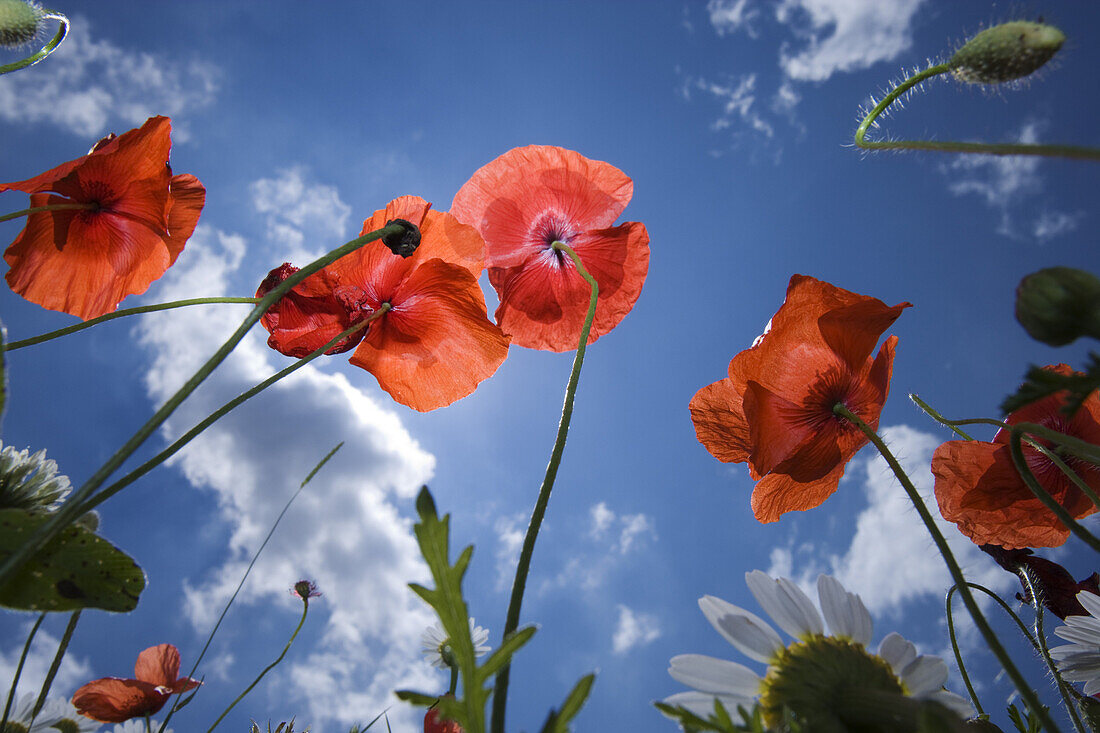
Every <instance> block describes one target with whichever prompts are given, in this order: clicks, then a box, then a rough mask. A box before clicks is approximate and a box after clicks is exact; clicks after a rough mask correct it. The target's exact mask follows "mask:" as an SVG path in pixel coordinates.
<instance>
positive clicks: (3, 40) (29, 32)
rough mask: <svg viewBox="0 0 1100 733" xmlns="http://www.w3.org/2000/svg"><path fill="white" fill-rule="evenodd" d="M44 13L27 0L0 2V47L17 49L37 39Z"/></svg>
mask: <svg viewBox="0 0 1100 733" xmlns="http://www.w3.org/2000/svg"><path fill="white" fill-rule="evenodd" d="M44 17H45V12H44V11H43V10H42V8H41V7H40V6H39V5H38V3H34V2H28V1H27V0H0V47H3V48H19V47H20V46H26V45H29V44H30V43H31V42H33V41H34V39H36V38H38V35H39V32H40V31H41V30H42V19H43V18H44Z"/></svg>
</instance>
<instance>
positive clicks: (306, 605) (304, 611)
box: [206, 596, 309, 733]
mask: <svg viewBox="0 0 1100 733" xmlns="http://www.w3.org/2000/svg"><path fill="white" fill-rule="evenodd" d="M308 614H309V597H308V596H307V597H304V598H302V618H301V620H299V621H298V626H297V627H296V628H295V629H294V633H293V634H291V635H290V638H289V639H287V642H286V646H284V647H283V651H282V653H281V654H279V656H278V658H276V660H275V661H274V662H272V663H271V664H269V665H267V666H266V667H264V669H263V671H262V672H260V675H259V676H258V677H257V678H256V679H254V680H252V684H251V685H249V686H248V687H246V688H245V690H244V692H242V693H241V694H239V695H237V699H236V700H234V701H233V702H231V703H229V707H227V708H226V709H225V710H224V711H223V712H222V714H221V715H219V716H218V719H217V720H215V721H214V724H213V725H212V726H210V728H209V730H207V731H206V733H211V731H213V730H214V729H215V728H217V727H218V723H220V722H222V719H223V718H225V716H226V715H229V711H230V710H232V709H233V708H234V707H236V705H237V703H239V702H240V701H241V700H243V699H244V696H245V695H247V694H248V693H250V692H252V688H253V687H255V686H256V685H258V684H260V680H262V679H263V678H264V675H266V674H267V673H268V672H270V671H271V670H273V669H275V667H276V666H277V665H278V664H279V662H281V661H283V657H285V656H286V653H287V652H288V651H290V645H291V644H293V643H294V639H295V638H296V637H297V636H298V632H299V631H301V630H302V626H303V625H304V624H305V622H306V616H307V615H308Z"/></svg>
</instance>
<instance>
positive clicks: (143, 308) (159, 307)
mask: <svg viewBox="0 0 1100 733" xmlns="http://www.w3.org/2000/svg"><path fill="white" fill-rule="evenodd" d="M259 302H260V299H259V298H188V299H186V300H174V301H172V302H170V303H155V304H153V305H139V306H137V307H134V308H123V309H122V310H117V311H115V312H114V313H106V314H104V315H102V316H99V317H98V318H92V319H89V320H87V321H82V322H81V323H74V324H73V325H71V326H66V327H65V328H59V329H57V330H56V331H50V332H49V333H43V334H40V335H38V336H31V337H30V338H25V339H21V340H19V341H12V342H11V343H10V344H8V345H7V346H5V347H4V351H15V350H16V349H22V348H23V347H24V346H33V345H34V344H40V343H42V342H44V341H50V340H52V339H55V338H60V337H61V336H68V335H69V334H70V333H76V332H77V331H83V330H84V329H85V328H91V327H92V326H95V325H96V324H99V323H103V322H104V321H113V320H114V319H116V318H124V317H126V316H136V315H138V314H139V313H154V312H156V311H165V310H170V309H172V308H183V307H186V306H189V305H207V304H213V303H248V304H249V305H255V304H256V303H259Z"/></svg>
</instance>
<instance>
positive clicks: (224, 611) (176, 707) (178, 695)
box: [157, 334, 345, 733]
mask: <svg viewBox="0 0 1100 733" xmlns="http://www.w3.org/2000/svg"><path fill="white" fill-rule="evenodd" d="M344 335H345V334H341V336H344ZM337 338H339V336H338V337H337ZM322 348H323V347H322ZM342 447H344V444H343V442H341V443H339V444H338V445H337V446H336V447H335V448H333V449H332V450H330V451H329V452H328V454H327V455H326V456H325V457H324V458H322V459H321V461H320V462H319V463H318V464H317V465H316V466H314V467H313V470H312V471H310V472H309V475H308V476H306V477H305V480H303V481H302V483H301V484H299V485H298V490H297V491H295V492H294V493H293V494H291V496H290V498H289V499H287V501H286V504H284V505H283V510H282V511H281V512H279V516H277V517H275V522H274V523H273V524H272V525H271V529H269V530H268V532H267V537H264V541H263V542H261V543H260V547H259V549H257V550H256V553H255V554H254V555H253V556H252V561H251V562H250V563H248V567H247V568H245V571H244V575H242V576H241V582H239V583H237V589H236V590H235V591H233V595H232V596H230V598H229V601H228V602H226V604H225V608H223V609H222V613H221V615H220V616H218V621H217V623H215V624H214V628H213V629H211V630H210V635H209V636H207V637H206V644H204V645H203V647H202V651H201V652H199V656H198V658H197V659H196V660H195V663H194V664H193V665H192V666H191V671H190V672H188V673H187V676H188V677H191V678H194V676H195V670H197V669H198V668H199V664H200V663H201V662H202V658H203V657H204V656H206V650H207V649H209V648H210V643H211V642H212V641H214V635H215V634H217V633H218V629H219V628H221V625H222V621H223V620H224V619H225V615H226V614H227V613H229V608H230V607H231V606H232V605H233V601H235V600H237V594H238V593H240V592H241V588H243V587H244V582H245V581H246V580H248V575H249V573H251V572H252V568H253V566H255V565H256V561H257V560H259V559H260V553H261V552H263V551H264V548H265V547H267V543H268V542H269V541H270V540H271V536H272V535H274V534H275V529H276V528H277V527H278V526H279V522H281V521H283V516H284V515H285V514H286V513H287V510H288V509H290V505H291V504H293V503H294V500H295V499H297V498H298V495H299V494H301V493H302V490H303V489H305V487H306V484H308V483H309V482H310V481H311V480H312V479H313V477H314V476H316V475H317V472H318V471H320V470H321V467H322V466H324V465H325V464H326V463H328V460H329V459H330V458H332V457H333V456H334V455H336V451H338V450H340V449H341V448H342ZM303 600H304V599H303ZM284 653H285V652H284ZM182 697H183V691H182V690H181V691H180V692H177V693H176V700H175V702H174V703H172V707H171V708H170V709H169V710H168V714H167V715H166V716H164V720H163V721H161V724H160V728H158V729H157V733H164V729H165V728H167V727H168V721H169V720H171V719H172V716H173V715H174V714H175V712H176V711H177V710H179V704H180V699H181V698H182Z"/></svg>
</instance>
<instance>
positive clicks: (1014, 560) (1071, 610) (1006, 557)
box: [978, 545, 1100, 621]
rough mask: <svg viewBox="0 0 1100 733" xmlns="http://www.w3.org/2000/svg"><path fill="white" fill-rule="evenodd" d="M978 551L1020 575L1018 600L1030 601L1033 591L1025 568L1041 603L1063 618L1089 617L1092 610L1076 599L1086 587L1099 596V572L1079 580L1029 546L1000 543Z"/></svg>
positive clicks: (1029, 602) (980, 548)
mask: <svg viewBox="0 0 1100 733" xmlns="http://www.w3.org/2000/svg"><path fill="white" fill-rule="evenodd" d="M978 549H979V550H981V551H982V552H984V553H986V554H987V555H989V556H990V557H992V558H993V559H994V560H996V561H997V564H998V565H1000V566H1001V567H1002V568H1004V569H1005V570H1007V571H1009V572H1010V573H1015V574H1017V575H1020V576H1021V578H1020V584H1021V585H1022V586H1023V588H1024V592H1023V594H1020V593H1017V594H1016V599H1017V600H1020V601H1023V602H1024V603H1027V604H1031V603H1032V602H1033V601H1032V598H1031V591H1030V589H1029V588H1028V585H1027V583H1025V582H1024V579H1023V577H1022V575H1023V572H1024V569H1025V568H1026V569H1027V570H1028V571H1029V572H1030V574H1031V577H1032V581H1033V582H1034V583H1035V585H1037V586H1038V590H1039V593H1038V595H1039V602H1040V603H1042V604H1043V605H1044V606H1046V609H1047V610H1048V611H1050V612H1051V613H1053V614H1054V615H1055V616H1057V617H1058V618H1060V619H1062V620H1063V621H1064V620H1065V619H1066V616H1088V615H1089V612H1088V611H1087V610H1085V607H1084V606H1082V605H1081V602H1080V601H1079V600H1077V594H1078V593H1080V592H1081V591H1083V590H1086V591H1088V592H1089V593H1092V594H1093V595H1098V596H1100V573H1093V574H1092V575H1090V576H1088V577H1087V578H1084V579H1083V580H1080V581H1077V580H1074V579H1073V576H1072V575H1070V574H1069V571H1068V570H1066V569H1065V568H1064V567H1062V566H1061V565H1059V564H1058V563H1056V562H1052V561H1050V560H1047V559H1046V558H1042V557H1039V556H1038V555H1035V554H1032V551H1031V550H1030V549H1029V548H1016V549H1012V550H1007V549H1005V548H1003V547H1000V546H999V545H980V546H979V547H978Z"/></svg>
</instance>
